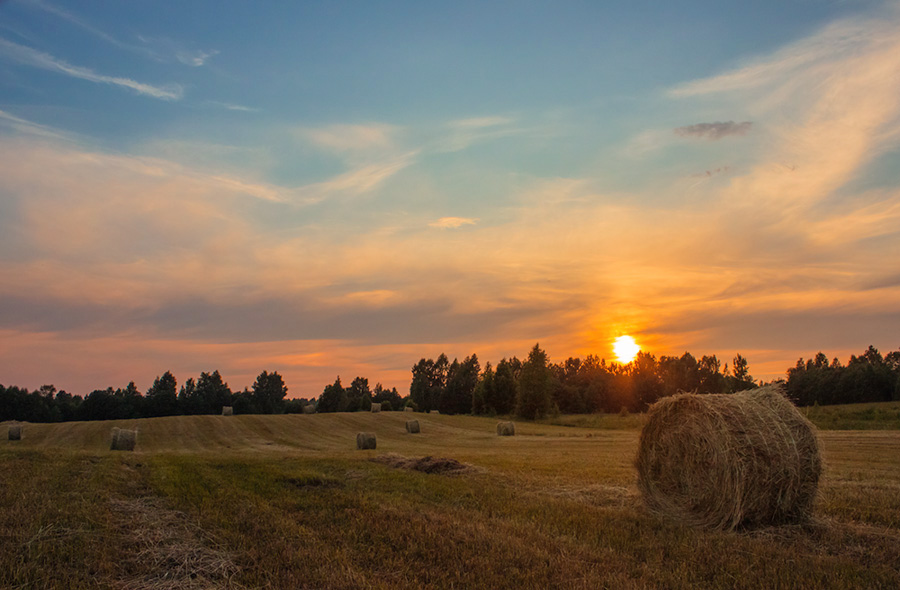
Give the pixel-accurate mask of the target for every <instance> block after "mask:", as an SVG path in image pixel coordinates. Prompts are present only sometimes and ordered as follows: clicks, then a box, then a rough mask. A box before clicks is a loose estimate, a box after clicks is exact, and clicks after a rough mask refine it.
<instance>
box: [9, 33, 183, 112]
mask: <svg viewBox="0 0 900 590" xmlns="http://www.w3.org/2000/svg"><path fill="white" fill-rule="evenodd" d="M0 56H4V57H6V58H7V59H10V60H12V61H15V62H18V63H21V64H24V65H28V66H32V67H36V68H40V69H44V70H49V71H51V72H57V73H60V74H65V75H67V76H71V77H72V78H78V79H81V80H87V81H89V82H96V83H98V84H111V85H113V86H120V87H123V88H128V89H130V90H133V91H135V92H137V93H138V94H141V95H144V96H150V97H153V98H159V99H162V100H180V99H181V98H182V96H183V95H184V91H183V89H182V87H181V86H180V85H178V84H169V85H166V86H153V85H151V84H144V83H142V82H137V81H135V80H132V79H131V78H122V77H117V76H106V75H104V74H98V73H96V72H94V71H93V70H90V69H88V68H84V67H81V66H73V65H71V64H68V63H66V62H65V61H63V60H61V59H57V58H55V57H53V56H52V55H50V54H47V53H43V52H41V51H37V50H35V49H31V48H30V47H25V46H24V45H19V44H18V43H13V42H12V41H8V40H6V39H3V38H0Z"/></svg>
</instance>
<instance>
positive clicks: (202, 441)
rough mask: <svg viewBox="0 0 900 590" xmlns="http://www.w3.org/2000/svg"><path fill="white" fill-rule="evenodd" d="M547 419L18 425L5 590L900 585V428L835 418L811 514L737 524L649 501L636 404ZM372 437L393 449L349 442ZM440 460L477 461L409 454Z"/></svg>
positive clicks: (3, 500)
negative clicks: (509, 426) (851, 425)
mask: <svg viewBox="0 0 900 590" xmlns="http://www.w3.org/2000/svg"><path fill="white" fill-rule="evenodd" d="M816 410H822V409H816ZM857 410H858V411H860V412H865V411H866V410H867V409H866V408H859V409H852V408H851V409H848V410H847V411H848V412H850V413H852V412H856V411H857ZM876 410H877V411H876V412H875V413H874V414H873V416H875V415H877V416H882V414H880V413H879V412H881V411H882V410H884V411H895V409H893V408H887V407H886V408H881V407H879V408H876ZM411 417H414V418H416V419H418V420H419V421H420V424H421V428H422V432H421V434H417V435H410V434H407V433H406V431H405V428H404V423H405V421H406V420H407V419H410V418H411ZM810 417H811V418H813V419H815V417H814V416H810ZM854 419H855V418H854ZM861 419H863V420H864V419H865V416H863V418H861ZM590 420H595V422H594V423H591V422H590ZM828 420H832V418H831V417H829V418H828ZM549 422H557V424H551V423H541V424H532V423H518V424H517V429H518V434H517V436H515V437H497V436H496V434H495V425H496V420H492V419H488V418H474V417H466V416H440V415H421V414H416V415H414V416H412V415H411V414H409V413H390V412H386V413H381V414H366V413H359V414H331V415H311V416H308V415H293V416H233V417H222V416H194V417H172V418H155V419H146V420H135V421H110V422H78V423H65V424H55V425H49V424H26V425H25V426H24V437H23V440H21V441H7V440H6V436H5V434H6V428H5V425H3V427H2V429H0V433H2V437H0V470H2V474H3V476H2V479H0V588H135V589H137V588H175V589H179V588H278V589H281V588H385V589H386V588H417V589H418V588H848V587H852V588H897V587H900V431H898V430H896V427H894V428H895V429H894V430H892V431H889V430H866V431H861V430H857V431H845V430H823V431H822V432H821V433H820V436H821V442H822V448H823V453H824V457H825V461H826V471H825V475H824V479H823V481H822V483H821V486H820V496H819V498H818V501H817V503H816V509H815V515H814V517H813V518H812V519H811V520H810V521H809V522H807V523H803V524H799V525H791V526H781V527H770V528H764V529H758V530H753V531H744V532H737V533H724V532H714V531H701V530H694V529H690V528H685V527H682V526H678V525H675V524H671V523H668V522H666V521H663V520H660V519H658V518H657V517H654V516H652V515H649V514H647V513H646V512H645V511H644V510H643V508H642V505H641V501H640V497H639V495H638V493H637V488H636V485H635V472H634V469H633V467H632V463H633V458H634V455H635V452H636V448H637V440H638V434H639V428H640V418H639V417H638V416H618V415H616V416H605V417H587V418H583V417H560V418H557V419H554V420H551V421H549ZM576 423H577V424H578V425H574V426H573V425H561V424H576ZM113 426H119V427H122V428H134V427H137V428H138V430H139V437H138V446H137V450H136V451H135V452H111V451H109V450H108V445H109V433H110V429H111V428H112V427H113ZM360 431H370V432H374V433H376V435H377V437H378V448H377V450H374V451H357V450H355V436H356V433H357V432H360ZM425 456H431V457H437V458H446V459H453V460H456V461H459V462H461V463H462V464H463V465H462V468H461V469H452V468H453V467H455V465H454V464H453V463H452V462H436V463H432V464H430V465H431V466H432V467H434V468H435V469H441V468H447V469H450V471H447V472H440V471H438V472H434V473H427V472H421V471H416V470H414V469H409V468H406V467H405V466H404V462H403V461H402V458H404V457H405V458H422V457H425ZM373 459H380V460H381V461H380V462H379V461H375V460H373Z"/></svg>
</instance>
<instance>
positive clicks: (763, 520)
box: [635, 387, 822, 530]
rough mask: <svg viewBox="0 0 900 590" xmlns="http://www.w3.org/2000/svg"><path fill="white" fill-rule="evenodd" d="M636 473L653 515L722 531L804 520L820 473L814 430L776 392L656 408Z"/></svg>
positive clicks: (691, 398) (676, 400)
mask: <svg viewBox="0 0 900 590" xmlns="http://www.w3.org/2000/svg"><path fill="white" fill-rule="evenodd" d="M635 466H636V467H637V471H638V488H639V489H640V491H641V494H642V495H643V498H644V502H645V503H646V505H647V507H648V508H649V509H650V510H652V511H654V512H656V513H658V514H661V515H663V516H665V517H667V518H669V519H672V520H676V521H678V522H683V523H685V524H689V525H693V526H700V527H707V528H716V529H727V530H733V529H735V528H738V527H741V528H749V527H754V526H762V525H771V524H783V523H789V522H796V521H799V520H802V519H804V518H806V517H807V516H808V515H809V513H810V511H811V508H812V504H813V501H814V500H815V496H816V490H817V489H818V484H819V476H820V475H821V472H822V460H821V456H820V455H819V444H818V439H817V437H816V430H815V426H813V425H812V424H811V423H810V422H809V421H808V420H807V419H806V418H805V417H804V416H803V415H802V414H801V413H800V412H799V411H797V408H795V407H794V405H793V404H792V403H791V402H790V401H789V400H788V399H787V398H786V397H785V396H784V394H783V393H782V391H781V389H779V388H778V387H763V388H759V389H753V390H749V391H744V392H739V393H734V394H709V395H697V394H691V393H685V394H680V395H675V396H672V397H668V398H664V399H662V400H660V401H658V402H657V403H655V404H653V406H651V407H650V411H649V412H648V414H647V421H646V423H645V425H644V428H643V430H642V431H641V438H640V443H639V445H638V455H637V460H636V462H635Z"/></svg>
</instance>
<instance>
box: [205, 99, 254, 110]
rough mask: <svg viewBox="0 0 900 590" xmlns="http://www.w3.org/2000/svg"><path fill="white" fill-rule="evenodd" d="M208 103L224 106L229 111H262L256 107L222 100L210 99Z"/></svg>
mask: <svg viewBox="0 0 900 590" xmlns="http://www.w3.org/2000/svg"><path fill="white" fill-rule="evenodd" d="M208 104H211V105H214V106H217V107H222V108H223V109H226V110H229V111H240V112H243V113H258V112H259V111H260V110H259V109H257V108H254V107H247V106H244V105H240V104H234V103H231V102H220V101H217V100H210V101H208Z"/></svg>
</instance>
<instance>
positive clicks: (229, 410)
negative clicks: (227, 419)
mask: <svg viewBox="0 0 900 590" xmlns="http://www.w3.org/2000/svg"><path fill="white" fill-rule="evenodd" d="M222 415H223V416H234V407H232V406H222Z"/></svg>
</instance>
